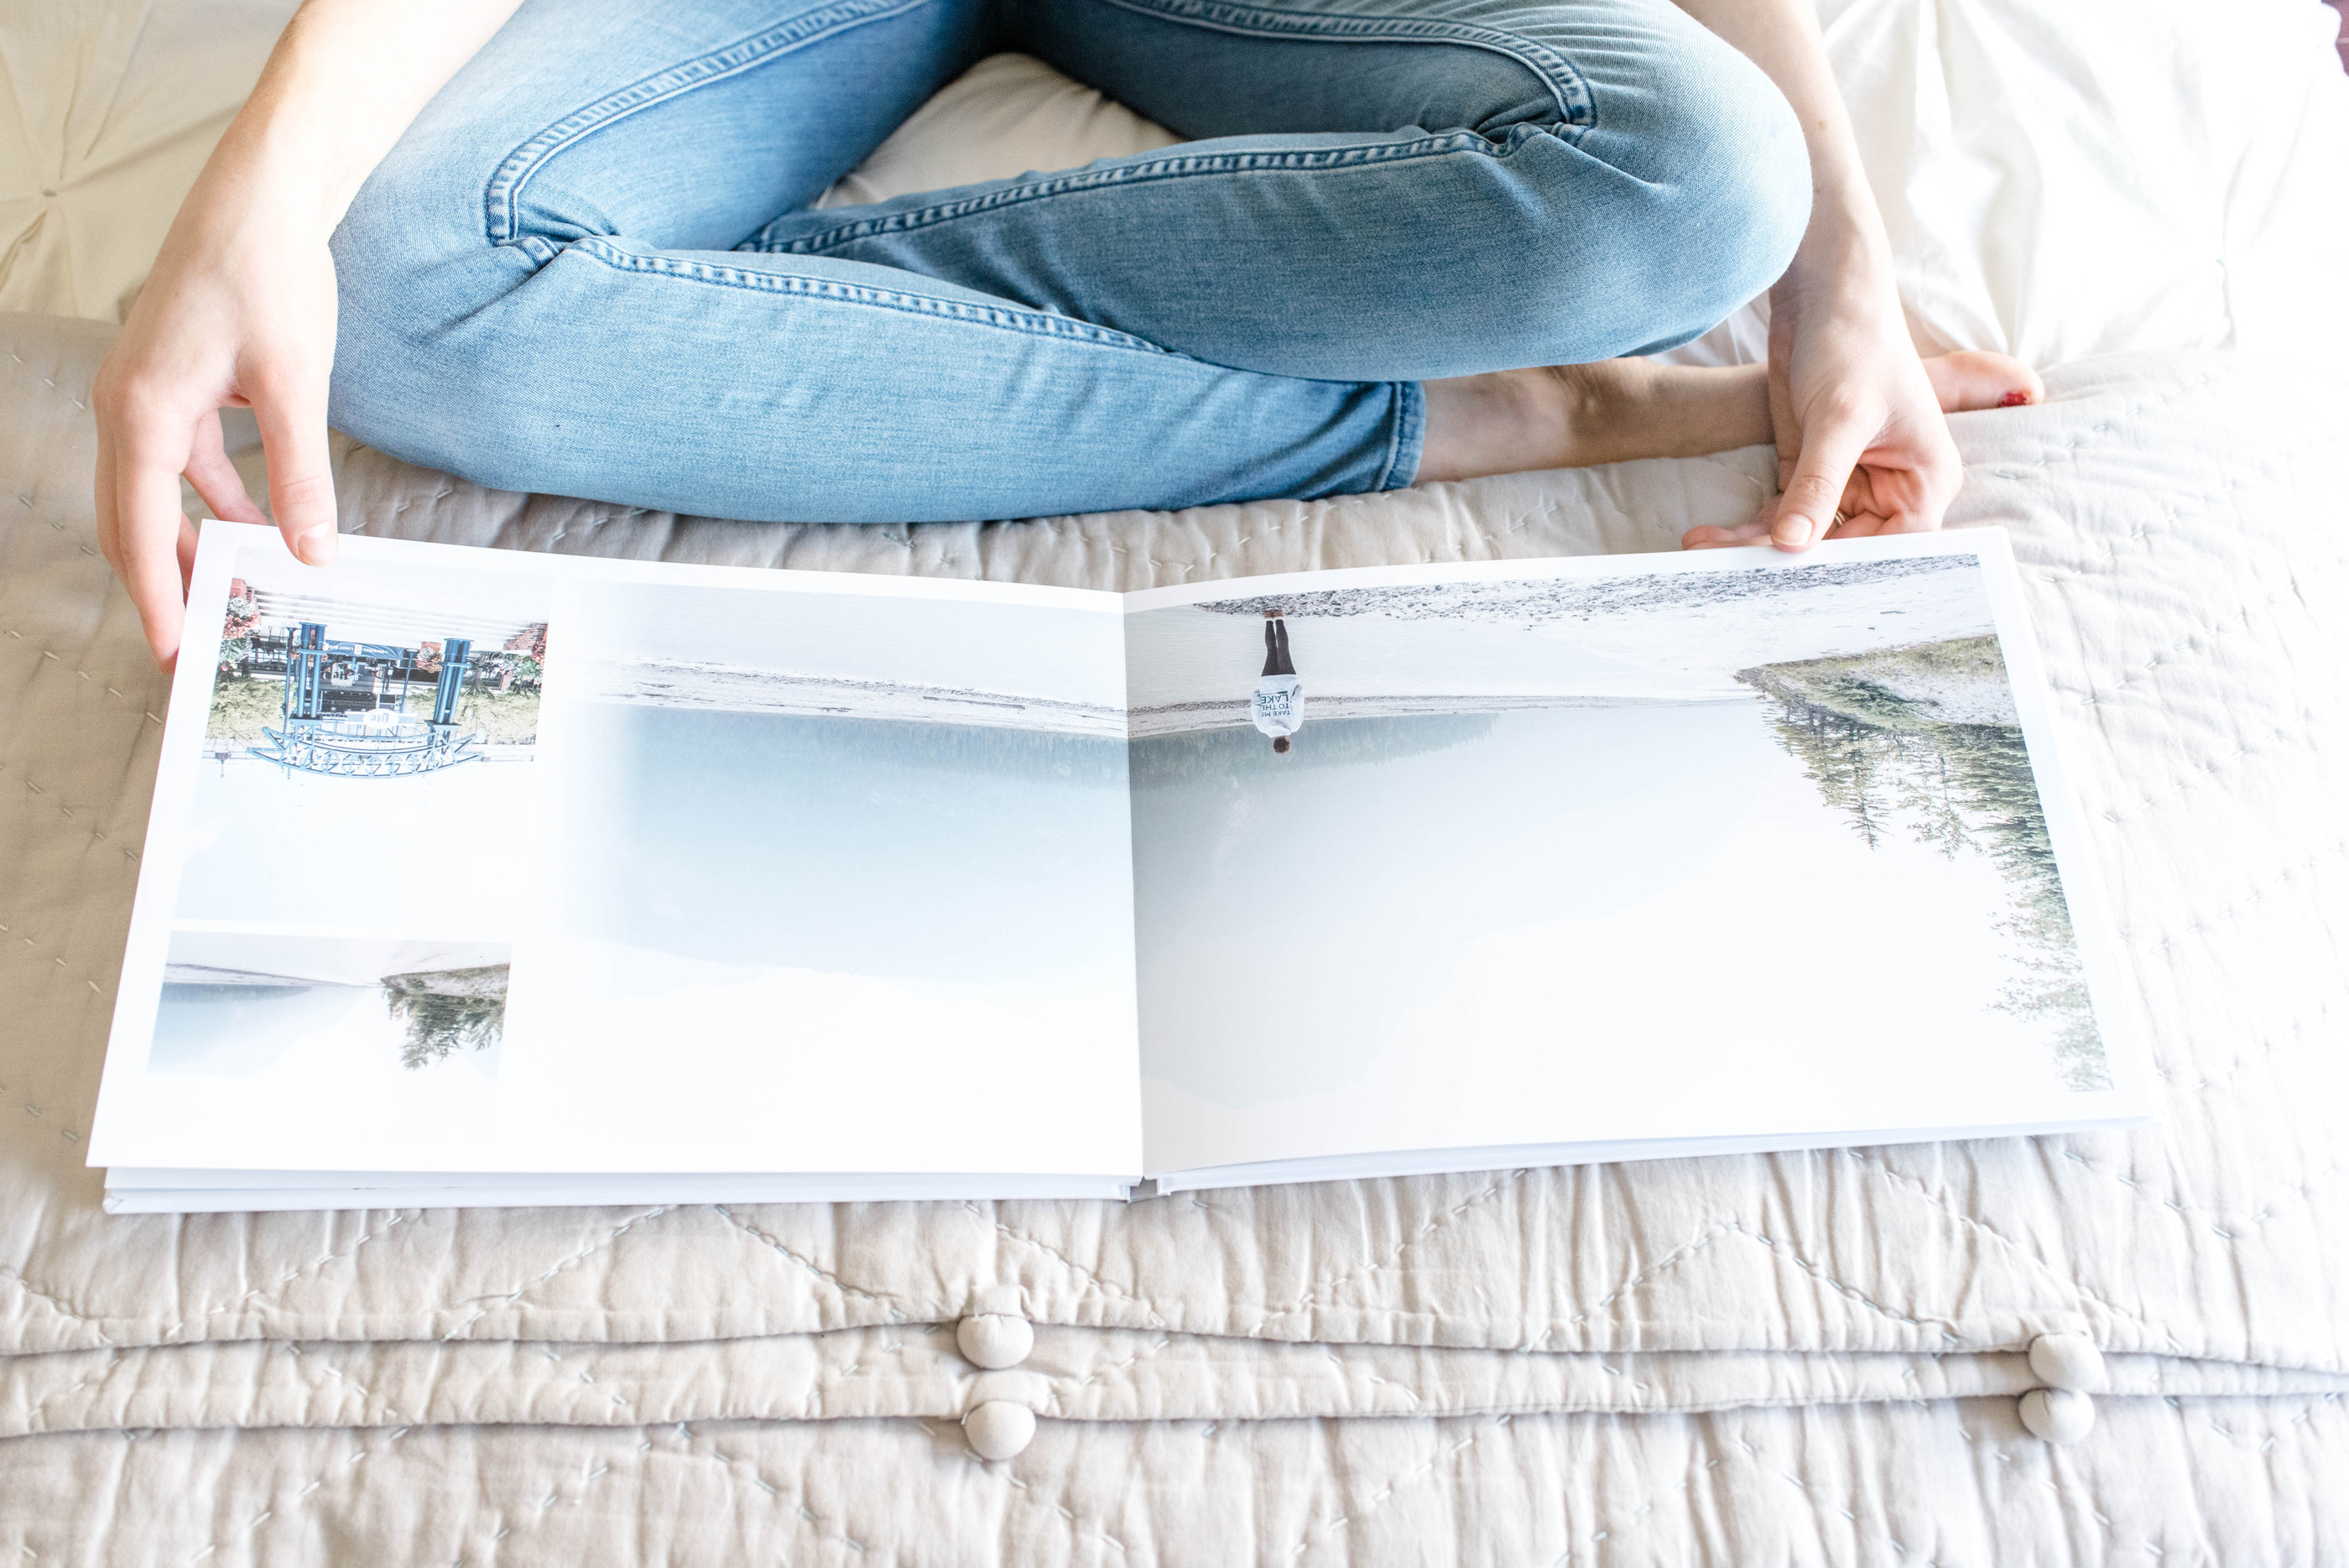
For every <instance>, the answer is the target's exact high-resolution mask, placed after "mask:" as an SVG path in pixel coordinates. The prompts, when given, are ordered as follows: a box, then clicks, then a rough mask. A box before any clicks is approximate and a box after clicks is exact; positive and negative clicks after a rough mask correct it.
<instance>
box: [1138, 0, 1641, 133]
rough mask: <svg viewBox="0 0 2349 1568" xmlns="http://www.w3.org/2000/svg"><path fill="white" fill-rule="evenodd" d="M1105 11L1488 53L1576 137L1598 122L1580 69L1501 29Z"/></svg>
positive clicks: (1199, 5)
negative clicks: (1531, 81) (1523, 72)
mask: <svg viewBox="0 0 2349 1568" xmlns="http://www.w3.org/2000/svg"><path fill="white" fill-rule="evenodd" d="M1107 4H1109V5H1115V6H1117V7H1118V8H1119V9H1121V10H1124V11H1133V12H1135V13H1137V14H1139V15H1141V16H1151V17H1154V18H1156V19H1157V20H1159V21H1162V22H1175V23H1180V24H1183V25H1185V26H1194V27H1205V28H1207V29H1209V30H1210V31H1213V32H1218V33H1236V34H1239V35H1241V36H1248V37H1267V38H1299V39H1320V40H1326V41H1330V42H1334V43H1341V44H1384V43H1392V42H1395V41H1397V40H1411V39H1433V40H1435V41H1437V42H1440V43H1451V44H1461V45H1464V46H1466V47H1470V48H1476V49H1485V50H1487V51H1489V52H1491V53H1493V54H1496V55H1504V56H1506V57H1508V58H1510V59H1513V60H1515V61H1516V62H1517V63H1518V64H1519V65H1521V66H1523V67H1526V69H1527V70H1529V71H1531V72H1533V73H1534V75H1536V76H1537V77H1539V78H1542V84H1543V85H1544V86H1545V87H1547V88H1549V93H1550V98H1551V99H1552V101H1554V102H1555V103H1556V104H1557V113H1558V119H1559V122H1560V123H1561V124H1562V125H1566V126H1571V127H1573V128H1574V130H1575V131H1576V132H1580V131H1583V130H1588V129H1589V128H1590V127H1591V125H1592V124H1594V123H1595V122H1596V120H1597V118H1598V109H1597V107H1596V104H1595V103H1594V101H1593V99H1592V97H1591V92H1590V83H1589V82H1588V80H1587V79H1585V78H1584V77H1583V75H1582V73H1581V72H1580V71H1579V70H1578V69H1576V68H1575V65H1574V62H1573V61H1571V60H1569V59H1568V58H1567V57H1565V56H1564V55H1561V54H1559V53H1558V52H1557V50H1556V49H1553V48H1551V47H1549V46H1548V45H1547V44H1543V43H1537V42H1536V41H1535V40H1533V39H1531V38H1527V37H1524V36H1521V35H1519V34H1516V33H1512V32H1508V31H1506V30H1505V29H1503V28H1499V27H1485V26H1477V25H1476V24H1475V23H1473V22H1448V21H1444V20H1441V19H1438V18H1435V17H1423V16H1354V15H1347V14H1338V15H1328V14H1300V13H1298V12H1294V11H1276V10H1271V9H1268V8H1266V7H1264V6H1260V5H1233V4H1231V3H1230V0H1107ZM1570 140H1571V139H1570Z"/></svg>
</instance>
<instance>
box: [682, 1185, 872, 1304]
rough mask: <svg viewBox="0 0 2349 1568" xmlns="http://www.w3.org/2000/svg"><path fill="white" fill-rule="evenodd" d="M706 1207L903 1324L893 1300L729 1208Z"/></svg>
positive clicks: (835, 1286)
mask: <svg viewBox="0 0 2349 1568" xmlns="http://www.w3.org/2000/svg"><path fill="white" fill-rule="evenodd" d="M709 1209H710V1210H711V1212H713V1213H715V1214H716V1215H718V1217H719V1219H721V1220H725V1221H726V1223H728V1224H729V1225H731V1226H733V1227H734V1228H735V1229H736V1230H737V1231H741V1232H742V1233H743V1234H744V1235H746V1236H749V1237H751V1238H752V1239H754V1240H755V1241H758V1242H760V1243H761V1245H762V1246H765V1247H768V1248H770V1249H771V1250H773V1251H776V1252H779V1253H781V1254H782V1256H784V1257H786V1258H789V1259H790V1260H791V1261H792V1262H794V1263H797V1264H798V1265H799V1266H800V1267H801V1268H802V1269H805V1270H806V1271H807V1272H809V1273H811V1274H812V1275H814V1276H815V1277H816V1278H817V1279H819V1280H822V1281H823V1282H824V1283H826V1284H828V1285H830V1286H831V1287H832V1288H833V1289H834V1290H836V1291H838V1292H839V1293H841V1294H842V1295H844V1296H854V1297H856V1298H857V1299H859V1300H862V1301H869V1302H871V1303H874V1305H875V1306H878V1307H880V1308H881V1309H882V1310H883V1311H885V1312H886V1313H887V1314H889V1316H890V1318H891V1320H892V1321H894V1322H897V1323H904V1322H905V1321H906V1316H907V1314H906V1312H905V1308H904V1307H903V1306H902V1305H900V1304H899V1303H897V1302H896V1301H895V1299H894V1298H892V1297H890V1296H887V1295H884V1294H881V1293H876V1292H874V1291H868V1290H864V1289H863V1288H861V1287H859V1286H856V1285H852V1284H850V1283H849V1282H847V1281H846V1280H843V1279H842V1278H841V1277H840V1276H839V1275H838V1274H835V1273H833V1272H832V1271H831V1270H830V1269H827V1268H825V1267H824V1266H823V1264H821V1263H819V1262H816V1261H815V1260H814V1259H813V1258H811V1257H808V1256H806V1255H805V1254H804V1253H802V1252H798V1251H793V1250H792V1248H791V1247H790V1246H789V1245H787V1244H786V1243H785V1242H784V1241H782V1240H781V1238H780V1237H777V1236H773V1235H771V1234H769V1233H768V1232H766V1231H761V1230H760V1229H759V1228H758V1227H757V1226H756V1225H753V1224H752V1223H750V1221H749V1220H745V1219H743V1218H742V1217H741V1216H740V1215H739V1214H737V1213H735V1212H734V1211H733V1210H731V1209H729V1208H728V1207H727V1206H726V1205H724V1204H722V1203H713V1204H710V1205H709Z"/></svg>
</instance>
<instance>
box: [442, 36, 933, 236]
mask: <svg viewBox="0 0 2349 1568" xmlns="http://www.w3.org/2000/svg"><path fill="white" fill-rule="evenodd" d="M927 4H929V0H834V4H833V5H826V6H824V7H823V8H822V9H820V10H815V11H810V12H806V13H804V14H802V15H801V16H794V17H792V19H791V20H790V21H788V22H784V23H781V24H780V25H779V26H773V27H770V28H768V29H767V30H766V31H765V32H763V33H754V34H752V35H751V36H749V37H747V38H741V39H738V40H736V41H735V42H733V43H731V44H729V45H727V46H726V47H724V48H722V49H718V50H714V51H712V52H711V53H709V54H707V55H703V56H701V57H699V58H698V59H691V60H688V61H686V62H685V63H684V64H683V65H680V66H673V67H670V68H668V69H667V70H665V71H659V72H656V73H655V74H654V75H652V76H649V77H647V78H644V79H643V80H642V81H639V82H636V83H635V84H633V85H631V86H629V87H626V88H621V89H620V90H619V91H618V92H616V93H613V94H611V95H610V96H608V97H606V98H604V99H598V100H597V101H596V102H595V103H591V104H589V105H588V106H587V107H586V108H585V109H578V110H576V111H574V112H573V113H571V114H568V115H565V116H564V118H563V119H558V120H556V121H555V122H554V124H553V125H550V126H548V127H547V128H546V129H545V130H542V131H540V132H539V133H538V134H537V135H536V136H533V137H532V138H531V139H530V140H528V141H525V142H523V144H522V145H521V146H520V147H517V148H515V149H514V150H513V151H512V152H510V153H508V154H507V155H506V159H505V161H504V162H502V163H501V164H499V165H498V167H497V171H496V172H494V173H493V174H492V175H491V176H490V183H489V188H488V189H487V190H486V191H484V192H482V196H481V202H482V223H483V225H484V227H485V228H486V229H487V231H488V234H489V238H490V240H491V242H492V244H511V243H512V241H513V239H514V238H515V232H516V230H517V228H518V227H519V219H518V218H517V216H516V209H517V207H518V206H519V205H520V202H521V196H522V188H523V185H525V184H527V183H528V182H529V181H530V177H531V176H532V175H533V174H535V173H536V172H538V171H539V170H540V169H542V168H543V167H544V166H545V164H546V161H547V160H549V159H551V158H553V157H554V155H555V154H556V153H557V152H560V151H563V150H564V148H566V147H568V146H570V145H571V144H572V143H573V142H575V141H577V140H580V139H581V138H583V137H585V136H588V135H590V134H592V133H593V132H595V131H597V130H602V129H603V128H604V127H605V126H607V125H610V124H613V123H615V122H616V121H617V120H620V119H626V117H627V116H629V115H631V114H634V113H636V111H637V110H638V109H648V108H650V107H651V106H653V105H654V104H657V103H661V102H664V101H666V100H667V99H672V98H675V97H677V96H678V94H680V93H683V92H686V91H688V90H689V89H691V88H697V87H700V86H703V85H704V84H706V83H709V82H714V81H720V80H723V79H724V78H728V77H730V76H736V75H739V74H740V73H741V72H743V71H746V70H749V69H750V68H751V67H754V66H759V65H762V64H764V63H765V62H766V61H768V60H770V59H772V58H774V57H777V56H779V55H784V54H788V53H790V52H791V51H792V50H794V49H797V48H800V47H803V46H805V45H808V44H811V43H813V42H815V41H816V40H817V39H819V38H823V37H826V36H830V35H832V34H834V33H839V32H843V31H845V30H846V29H848V28H850V27H854V26H859V25H860V24H863V23H865V22H874V21H880V20H884V19H885V18H887V17H890V16H896V15H898V14H900V13H901V12H905V11H912V10H916V9H918V8H919V7H921V6H923V5H927Z"/></svg>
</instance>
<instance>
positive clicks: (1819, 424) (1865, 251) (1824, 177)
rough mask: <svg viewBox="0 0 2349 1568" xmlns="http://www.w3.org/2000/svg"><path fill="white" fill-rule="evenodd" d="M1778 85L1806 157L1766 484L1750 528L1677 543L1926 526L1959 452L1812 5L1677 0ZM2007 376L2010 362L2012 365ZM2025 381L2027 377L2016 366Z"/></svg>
mask: <svg viewBox="0 0 2349 1568" xmlns="http://www.w3.org/2000/svg"><path fill="white" fill-rule="evenodd" d="M1679 4H1680V5H1681V8H1682V10H1684V11H1686V12H1688V13H1689V14H1690V15H1691V16H1694V17H1695V18H1696V19H1697V20H1698V21H1699V22H1701V23H1702V24H1703V25H1704V26H1706V27H1708V28H1710V29H1712V30H1713V32H1714V33H1716V34H1718V35H1720V36H1722V37H1723V38H1724V39H1726V40H1728V42H1729V43H1730V44H1732V45H1733V46H1734V47H1736V48H1738V49H1739V50H1740V51H1742V52H1743V53H1744V55H1745V57H1747V58H1748V59H1750V60H1752V61H1753V62H1754V64H1755V65H1757V66H1759V67H1762V70H1763V72H1764V75H1766V76H1768V77H1769V78H1770V79H1771V80H1772V81H1773V82H1775V83H1776V84H1777V87H1778V90H1779V91H1781V92H1783V93H1785V95H1786V101H1787V102H1788V103H1789V104H1791V105H1792V106H1793V107H1794V110H1795V118H1796V119H1798V120H1799V121H1800V122H1801V124H1802V127H1803V143H1804V146H1805V147H1806V149H1808V151H1809V152H1810V157H1811V189H1812V196H1811V221H1810V225H1809V227H1808V228H1806V230H1805V231H1804V234H1803V243H1802V245H1801V247H1800V248H1799V249H1797V250H1796V251H1795V262H1794V265H1792V266H1790V267H1788V268H1787V269H1786V275H1785V277H1783V278H1780V279H1779V280H1778V282H1777V284H1776V285H1775V286H1774V287H1773V288H1772V289H1771V290H1770V424H1771V427H1772V430H1773V431H1774V433H1775V435H1776V437H1777V441H1778V489H1779V492H1780V493H1779V494H1778V495H1777V496H1776V497H1775V499H1774V500H1772V501H1771V502H1770V503H1769V504H1766V505H1764V507H1763V508H1762V510H1761V512H1760V514H1757V515H1756V516H1755V518H1754V521H1753V522H1751V523H1748V524H1743V525H1741V526H1738V527H1735V528H1711V527H1706V528H1692V529H1690V530H1689V531H1688V533H1687V534H1686V535H1683V536H1682V540H1681V543H1682V545H1685V546H1687V547H1688V548H1691V549H1699V548H1702V547H1704V546H1707V545H1743V544H1746V543H1749V542H1751V541H1754V540H1758V539H1761V538H1763V537H1764V535H1767V536H1768V538H1769V540H1770V542H1771V543H1772V544H1774V545H1777V546H1778V548H1780V549H1782V550H1807V549H1809V548H1810V547H1811V546H1812V545H1816V544H1817V543H1818V542H1819V541H1820V540H1821V539H1824V538H1828V537H1834V538H1850V537H1853V536H1856V535H1863V534H1898V533H1916V532H1920V531H1923V530H1927V529H1933V528H1939V527H1940V525H1941V514H1942V513H1944V512H1946V511H1948V510H1949V505H1950V500H1951V497H1952V496H1954V495H1955V494H1956V493H1957V491H1958V452H1957V447H1956V446H1955V444H1954V443H1952V442H1951V440H1950V431H1949V426H1948V425H1947V424H1946V423H1945V422H1944V421H1942V418H1941V408H1940V402H1939V400H1937V399H1936V395H1935V393H1934V389H1933V387H1932V384H1931V383H1930V381H1929V380H1928V379H1926V374H1925V366H1924V362H1923V361H1922V360H1920V358H1918V357H1917V350H1916V348H1915V346H1914V345H1913V344H1911V343H1910V342H1909V329H1908V327H1907V324H1906V323H1905V321H1904V320H1903V319H1902V317H1901V312H1900V299H1899V295H1898V293H1897V292H1896V291H1895V289H1894V287H1893V284H1892V263H1891V254H1892V248H1891V245H1890V244H1889V242H1888V241H1887V240H1886V238H1885V234H1884V220H1883V217H1882V216H1881V214H1879V213H1878V212H1877V210H1876V199H1875V197H1874V196H1873V195H1871V194H1870V193H1869V192H1868V176H1867V172H1866V171H1865V170H1864V169H1863V168H1862V167H1861V164H1860V159H1859V144H1858V143H1857V141H1856V140H1854V139H1853V137H1852V132H1851V119H1850V117H1849V116H1848V115H1847V114H1846V113H1845V112H1844V106H1843V99H1842V97H1841V95H1840V94H1839V93H1838V92H1837V89H1836V82H1835V75H1834V73H1833V72H1832V71H1830V70H1829V69H1828V68H1827V55H1826V43H1825V42H1824V41H1823V40H1822V39H1821V37H1820V36H1819V22H1818V14H1817V12H1816V10H1815V9H1814V7H1813V5H1812V0H1679ZM2016 369H2021V368H2020V367H2016ZM2023 374H2024V375H2028V374H2029V372H2028V371H2027V370H2026V371H2023Z"/></svg>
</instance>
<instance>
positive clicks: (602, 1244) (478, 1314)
mask: <svg viewBox="0 0 2349 1568" xmlns="http://www.w3.org/2000/svg"><path fill="white" fill-rule="evenodd" d="M408 1212H409V1213H414V1212H419V1211H416V1210H409V1211H408ZM667 1212H668V1210H667V1208H666V1207H658V1208H653V1209H647V1210H644V1211H643V1212H642V1213H640V1214H636V1215H634V1216H632V1217H631V1218H629V1219H627V1220H622V1221H621V1222H620V1223H619V1224H618V1225H617V1226H616V1227H615V1228H614V1229H613V1230H612V1231H611V1232H610V1233H609V1234H608V1235H605V1236H603V1237H600V1238H597V1239H596V1240H594V1241H590V1242H588V1244H587V1245H586V1246H585V1247H582V1248H580V1249H579V1251H576V1252H574V1253H572V1254H571V1256H569V1257H567V1258H564V1259H563V1260H562V1261H561V1262H557V1263H556V1264H555V1265H554V1267H553V1268H550V1269H548V1270H547V1271H546V1272H544V1273H543V1274H540V1275H538V1276H536V1277H535V1278H533V1279H529V1280H525V1281H523V1282H522V1283H521V1284H518V1285H516V1286H514V1287H513V1288H512V1290H510V1291H507V1292H505V1293H502V1294H493V1295H492V1297H491V1298H490V1299H492V1300H494V1301H495V1302H496V1303H498V1304H499V1305H500V1306H512V1305H514V1304H516V1303H519V1302H520V1301H521V1300H522V1298H523V1296H525V1295H528V1294H529V1293H531V1292H532V1291H534V1290H536V1289H537V1288H538V1287H539V1286H541V1285H543V1284H544V1283H546V1282H548V1281H549V1280H552V1279H553V1278H554V1277H555V1276H556V1275H557V1274H561V1273H565V1272H569V1271H570V1270H572V1269H574V1268H576V1267H578V1266H579V1265H580V1264H581V1263H583V1262H586V1261H587V1260H588V1259H589V1258H592V1257H594V1256H595V1254H596V1253H598V1252H601V1251H605V1249H606V1248H608V1247H610V1246H611V1245H612V1243H614V1242H615V1241H618V1240H619V1239H620V1238H621V1237H623V1236H625V1235H626V1234H627V1233H628V1232H629V1231H633V1230H636V1228H637V1227H638V1226H640V1225H644V1224H647V1223H648V1222H650V1221H652V1220H657V1219H659V1218H660V1217H661V1216H662V1215H664V1214H666V1213H667ZM353 1250H354V1251H356V1250H357V1249H356V1248H355V1249H353ZM476 1299H481V1298H476ZM493 1310H495V1309H494V1308H492V1307H478V1308H476V1309H475V1310H474V1312H473V1314H472V1315H471V1317H468V1318H466V1319H465V1320H464V1322H462V1323H460V1324H458V1325H457V1326H456V1327H454V1328H452V1329H450V1331H449V1332H448V1333H447V1334H443V1335H442V1336H441V1337H442V1338H444V1339H455V1338H458V1337H459V1336H460V1335H461V1334H463V1333H464V1332H465V1330H466V1329H468V1328H470V1327H471V1326H472V1325H473V1324H477V1323H479V1322H481V1320H482V1319H483V1318H485V1317H487V1316H489V1315H490V1314H491V1313H492V1311H493Z"/></svg>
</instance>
